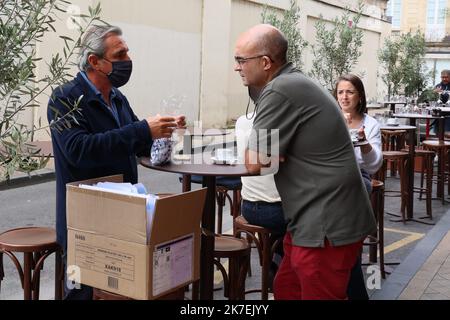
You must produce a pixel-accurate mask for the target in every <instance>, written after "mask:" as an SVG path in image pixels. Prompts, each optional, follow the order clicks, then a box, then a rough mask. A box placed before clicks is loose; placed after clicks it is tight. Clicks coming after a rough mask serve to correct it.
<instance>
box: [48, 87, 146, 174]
mask: <svg viewBox="0 0 450 320" xmlns="http://www.w3.org/2000/svg"><path fill="white" fill-rule="evenodd" d="M77 98H78V97H74V96H71V95H70V94H68V95H67V93H66V94H65V93H64V90H59V89H57V90H56V91H55V92H54V95H53V98H51V99H50V101H49V106H51V107H52V108H54V109H56V110H58V111H59V115H60V116H61V115H64V114H66V113H67V111H68V108H67V107H66V105H70V103H71V101H76V99H77ZM87 99H88V98H87V97H83V99H82V100H81V103H80V108H81V112H80V113H79V114H78V113H76V114H74V115H75V117H76V119H77V122H75V121H73V120H71V121H70V126H71V127H70V128H63V129H62V130H57V129H56V128H52V130H53V139H55V140H56V141H54V143H56V144H57V145H58V147H59V149H60V150H64V151H63V153H64V157H65V158H66V161H68V162H69V163H70V164H71V165H72V166H74V167H78V168H91V167H98V166H100V165H102V164H106V165H111V164H114V163H115V162H122V161H124V160H125V159H127V158H128V157H129V156H130V155H132V154H137V153H138V152H143V150H144V148H145V147H146V146H147V149H148V150H149V149H150V146H151V143H152V138H151V132H150V129H149V126H148V124H147V121H146V120H142V121H138V119H137V117H136V115H135V114H134V113H133V112H132V110H131V108H130V106H129V105H128V102H127V101H126V99H123V100H122V101H123V102H124V103H122V105H121V106H120V108H118V109H119V110H120V111H119V117H120V118H121V121H122V122H123V123H125V124H123V125H122V126H121V127H118V125H117V124H116V123H115V120H114V118H113V116H112V114H110V112H109V111H108V110H107V109H106V108H104V106H102V105H101V104H100V103H99V102H97V101H95V99H94V100H92V101H85V100H87ZM52 108H48V110H49V111H48V119H49V121H51V120H54V119H55V111H54V110H53V109H52ZM68 120H70V117H69V118H68ZM61 124H62V123H61ZM55 130H56V131H57V132H55Z"/></svg>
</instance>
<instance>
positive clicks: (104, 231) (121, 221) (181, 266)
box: [66, 175, 206, 299]
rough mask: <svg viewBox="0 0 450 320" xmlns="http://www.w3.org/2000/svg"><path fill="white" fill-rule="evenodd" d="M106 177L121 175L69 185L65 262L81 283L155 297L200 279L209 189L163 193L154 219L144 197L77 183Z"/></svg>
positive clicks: (133, 295) (118, 178) (115, 179)
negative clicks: (201, 244) (204, 216)
mask: <svg viewBox="0 0 450 320" xmlns="http://www.w3.org/2000/svg"><path fill="white" fill-rule="evenodd" d="M104 181H110V182H122V181H123V180H122V176H121V175H118V176H110V177H102V178H97V179H91V180H85V181H78V182H73V183H70V184H67V186H66V188H67V227H68V242H67V251H68V256H67V264H68V266H75V268H77V267H78V268H79V269H76V270H79V280H80V283H82V284H85V285H89V286H91V287H95V288H99V289H103V290H107V291H110V292H113V293H117V294H120V295H124V296H127V297H131V298H134V299H155V298H158V297H159V296H162V295H164V294H167V293H169V292H172V291H174V290H176V289H178V288H180V287H183V286H186V285H187V284H189V283H191V282H193V281H195V280H198V279H199V276H200V270H199V269H200V267H199V262H200V237H201V219H202V213H203V206H204V203H205V197H206V188H204V189H200V190H196V191H192V192H186V193H182V194H175V195H167V194H166V195H164V196H163V197H160V198H159V199H157V200H156V202H155V209H154V215H153V219H152V222H151V223H150V222H149V221H148V220H147V212H146V199H145V198H142V197H138V196H132V195H122V194H114V193H111V192H102V191H98V190H88V189H84V188H80V187H78V185H79V184H80V183H82V184H88V185H92V184H94V183H97V182H104ZM148 231H150V236H149V237H148V236H147V233H148ZM71 270H73V267H72V269H71Z"/></svg>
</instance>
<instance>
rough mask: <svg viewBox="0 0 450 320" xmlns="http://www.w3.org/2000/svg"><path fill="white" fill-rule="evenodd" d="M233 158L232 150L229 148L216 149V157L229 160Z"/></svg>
mask: <svg viewBox="0 0 450 320" xmlns="http://www.w3.org/2000/svg"><path fill="white" fill-rule="evenodd" d="M232 158H233V150H231V149H216V159H218V160H230V159H232Z"/></svg>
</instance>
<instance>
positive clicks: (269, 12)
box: [261, 0, 308, 70]
mask: <svg viewBox="0 0 450 320" xmlns="http://www.w3.org/2000/svg"><path fill="white" fill-rule="evenodd" d="M279 15H280V14H279V13H278V12H277V11H275V10H274V9H269V8H268V7H267V5H266V6H264V10H263V12H262V14H261V18H262V22H263V23H267V24H270V25H272V26H274V27H276V28H278V29H280V30H281V32H283V33H284V35H285V36H286V38H287V40H288V43H289V46H288V52H287V58H288V61H290V62H292V64H293V65H294V66H295V67H296V68H298V69H299V70H301V63H302V53H303V50H304V49H305V48H306V47H307V45H308V42H307V41H306V40H304V39H303V37H302V35H301V34H300V31H299V29H298V27H297V26H298V23H299V20H300V8H299V6H297V3H296V1H295V0H291V2H290V7H289V9H288V10H284V11H283V12H282V13H281V18H280V17H279Z"/></svg>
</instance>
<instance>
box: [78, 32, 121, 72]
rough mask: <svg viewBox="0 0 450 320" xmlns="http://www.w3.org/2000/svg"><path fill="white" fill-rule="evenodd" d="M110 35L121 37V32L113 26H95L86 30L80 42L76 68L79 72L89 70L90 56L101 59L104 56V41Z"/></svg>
mask: <svg viewBox="0 0 450 320" xmlns="http://www.w3.org/2000/svg"><path fill="white" fill-rule="evenodd" d="M110 33H113V34H116V35H118V36H121V35H122V30H121V29H120V28H119V27H115V26H97V25H94V26H92V27H90V28H89V29H88V30H86V33H85V34H84V37H83V40H82V41H81V46H80V52H79V62H78V67H79V68H80V70H81V71H87V70H89V69H90V68H91V65H90V64H89V62H88V57H89V55H90V54H95V55H96V56H99V57H103V55H104V54H105V39H106V38H107V37H108V36H109V35H110Z"/></svg>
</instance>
